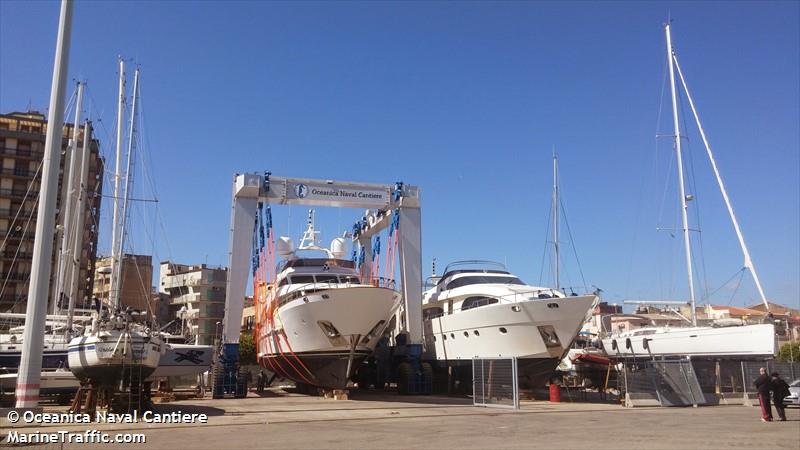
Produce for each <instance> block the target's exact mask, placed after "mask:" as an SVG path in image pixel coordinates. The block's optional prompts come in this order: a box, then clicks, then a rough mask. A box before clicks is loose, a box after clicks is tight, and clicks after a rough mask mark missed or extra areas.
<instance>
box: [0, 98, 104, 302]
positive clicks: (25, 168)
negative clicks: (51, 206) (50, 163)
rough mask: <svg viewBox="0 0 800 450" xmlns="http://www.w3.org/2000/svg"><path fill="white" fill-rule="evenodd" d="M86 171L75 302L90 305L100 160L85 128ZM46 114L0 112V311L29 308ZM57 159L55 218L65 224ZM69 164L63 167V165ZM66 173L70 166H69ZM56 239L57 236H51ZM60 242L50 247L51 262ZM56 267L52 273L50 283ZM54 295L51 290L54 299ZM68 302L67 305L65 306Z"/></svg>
mask: <svg viewBox="0 0 800 450" xmlns="http://www.w3.org/2000/svg"><path fill="white" fill-rule="evenodd" d="M73 128H74V125H73V124H66V125H64V132H63V136H64V138H63V140H62V145H61V148H62V155H64V156H65V155H67V149H68V147H69V142H70V140H71V138H72V134H73ZM79 130H80V131H79V137H78V143H77V144H78V148H79V149H80V148H82V146H83V139H84V136H85V134H86V133H85V131H86V130H84V127H83V126H81V127H79ZM89 130H90V133H89V136H90V139H91V142H90V144H89V149H90V163H89V175H88V179H87V182H86V185H85V187H84V192H85V193H86V194H87V202H86V207H85V209H84V211H83V212H82V213H83V214H85V217H84V224H85V226H84V229H83V249H82V253H81V255H80V258H79V260H80V274H79V276H78V283H79V285H78V292H79V294H78V297H79V298H78V299H76V304H77V305H78V306H83V305H88V304H89V302H90V299H91V294H92V285H93V277H94V273H95V271H94V265H95V259H96V249H97V235H98V222H99V217H100V200H101V197H102V184H103V183H102V182H103V177H102V173H103V164H104V162H103V159H102V158H101V157H100V151H99V149H100V144H99V141H98V140H97V139H95V138H92V137H91V136H92V134H91V131H92V128H91V126H90V127H89ZM46 134H47V119H46V118H45V116H44V115H43V114H41V113H38V112H34V111H31V112H24V113H23V112H12V113H8V114H0V158H2V168H1V169H0V236H2V237H3V239H2V240H1V241H0V242H1V243H2V244H0V278H2V283H1V284H0V286H2V287H1V288H0V312H16V313H24V312H25V310H26V307H27V297H28V285H29V283H28V280H29V278H30V273H31V259H32V257H33V241H34V235H35V230H36V205H37V204H38V202H37V199H38V196H39V187H40V183H41V163H42V158H43V156H44V145H45V137H46ZM64 156H62V158H61V168H60V171H59V188H58V192H59V193H61V195H60V196H59V198H58V201H57V208H58V215H57V217H56V220H57V223H59V224H63V217H62V215H61V212H62V208H61V205H62V203H63V199H62V197H64V196H66V186H65V185H64V183H62V180H63V179H64V178H65V177H64V173H65V170H64V167H65V162H66V160H67V158H66V157H64ZM68 168H69V166H67V169H68ZM67 172H68V170H67ZM54 242H55V243H56V244H58V241H57V240H56V241H54ZM57 251H58V245H54V246H53V256H52V258H53V263H54V266H53V267H55V261H56V253H57ZM55 272H56V271H55V270H54V271H53V273H52V275H51V283H50V284H51V286H53V285H54V283H53V282H52V280H53V279H55V276H56V273H55ZM53 297H54V296H53V295H50V298H51V299H52V298H53ZM63 306H64V307H66V305H63Z"/></svg>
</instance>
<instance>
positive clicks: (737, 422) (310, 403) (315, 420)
mask: <svg viewBox="0 0 800 450" xmlns="http://www.w3.org/2000/svg"><path fill="white" fill-rule="evenodd" d="M351 398H352V399H351V400H338V401H337V400H330V399H322V398H317V397H308V396H302V395H296V394H274V395H270V396H267V397H249V398H246V399H237V400H233V399H230V400H210V399H206V400H191V401H181V402H174V403H169V404H163V405H159V406H158V411H159V412H173V411H178V410H180V411H182V412H184V413H194V412H197V413H205V414H208V416H209V422H208V423H207V424H193V425H187V424H170V425H155V424H138V425H130V424H119V425H109V424H105V425H91V426H87V425H49V426H45V427H40V428H38V430H41V431H44V430H48V431H50V432H52V431H56V430H69V431H76V432H80V431H83V430H86V429H87V428H91V429H97V430H100V431H104V432H108V433H118V432H123V431H124V432H137V433H144V434H145V435H146V439H147V442H146V444H144V445H143V444H135V446H136V448H173V449H205V448H215V449H219V448H314V449H330V448H436V449H447V448H458V449H464V448H581V449H585V448H593V449H595V448H613V449H620V448H632V449H650V448H653V449H656V448H681V449H686V448H791V449H797V448H800V410H798V409H793V410H789V411H788V415H789V421H788V422H783V423H781V422H773V423H763V422H761V421H760V420H759V412H758V408H754V407H746V406H714V407H701V408H635V409H629V408H622V407H620V406H617V405H609V404H596V403H582V404H581V403H559V404H552V403H549V402H523V405H522V409H521V410H520V411H511V410H503V409H486V408H476V407H473V406H471V403H470V400H467V399H461V398H449V397H438V396H432V397H423V396H419V397H399V396H396V395H394V394H385V395H384V394H354V395H353V396H352V397H351ZM62 410H63V409H62ZM10 427H11V425H10V424H9V423H8V422H7V420H6V419H5V418H3V419H0V428H2V430H3V433H2V436H3V438H5V436H6V435H7V432H8V430H9V429H11V428H10ZM13 429H14V430H18V431H21V432H22V431H24V432H32V431H35V430H37V429H35V428H21V427H17V428H13ZM132 446H133V444H127V445H124V444H118V445H110V447H111V448H115V447H119V448H125V447H132ZM82 447H86V446H75V445H73V446H70V445H66V446H65V448H82ZM103 447H106V448H107V447H109V445H103ZM47 448H58V447H57V446H56V447H54V446H47Z"/></svg>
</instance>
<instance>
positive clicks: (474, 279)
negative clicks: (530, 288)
mask: <svg viewBox="0 0 800 450" xmlns="http://www.w3.org/2000/svg"><path fill="white" fill-rule="evenodd" d="M470 284H521V285H524V284H525V283H523V282H522V280H520V279H519V278H517V277H501V276H497V275H470V276H467V277H461V278H456V279H455V280H453V281H451V282H449V283H447V289H455V288H457V287H461V286H467V285H470Z"/></svg>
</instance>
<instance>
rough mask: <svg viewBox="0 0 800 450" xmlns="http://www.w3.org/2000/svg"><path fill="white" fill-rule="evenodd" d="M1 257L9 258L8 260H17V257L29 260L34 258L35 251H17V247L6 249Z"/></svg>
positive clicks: (0, 254)
mask: <svg viewBox="0 0 800 450" xmlns="http://www.w3.org/2000/svg"><path fill="white" fill-rule="evenodd" d="M0 258H2V259H4V260H7V261H8V260H16V259H20V260H26V261H29V260H31V259H33V253H31V252H17V251H16V249H10V250H6V251H4V252H2V253H0Z"/></svg>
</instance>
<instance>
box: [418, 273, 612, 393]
mask: <svg viewBox="0 0 800 450" xmlns="http://www.w3.org/2000/svg"><path fill="white" fill-rule="evenodd" d="M432 280H433V281H434V282H435V284H434V285H433V286H431V287H430V289H428V290H426V291H425V292H424V293H423V297H422V298H423V300H422V302H423V310H422V313H423V320H424V323H423V326H424V330H425V331H424V333H425V352H426V354H425V359H429V360H431V359H435V360H438V361H440V362H446V363H447V364H448V365H453V364H471V360H472V358H492V357H505V358H510V357H516V358H518V360H519V362H518V364H519V373H520V376H521V379H522V380H523V381H525V380H527V382H528V384H536V383H537V382H538V381H540V378H541V376H547V375H549V373H550V372H552V370H553V369H555V367H556V366H557V365H558V362H559V361H560V360H561V358H562V357H563V356H564V354H565V352H566V351H567V349H569V346H570V344H571V343H572V341H573V339H575V336H576V335H577V333H578V331H580V329H581V326H582V325H583V323H584V322H585V321H586V320H587V318H588V315H590V314H591V312H592V309H593V308H594V306H595V304H596V302H597V301H598V297H597V296H596V295H593V294H590V295H580V296H577V295H576V296H566V295H564V293H562V292H561V291H559V290H557V289H552V288H545V287H539V286H530V285H526V284H525V283H524V282H522V281H521V280H520V279H519V278H518V277H516V276H515V275H513V274H511V273H510V272H508V271H507V270H506V269H505V267H504V266H503V265H501V264H498V263H492V262H487V261H464V262H458V263H454V264H450V265H449V266H448V267H447V268H446V269H445V272H444V275H442V276H441V277H436V278H433V279H432Z"/></svg>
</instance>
